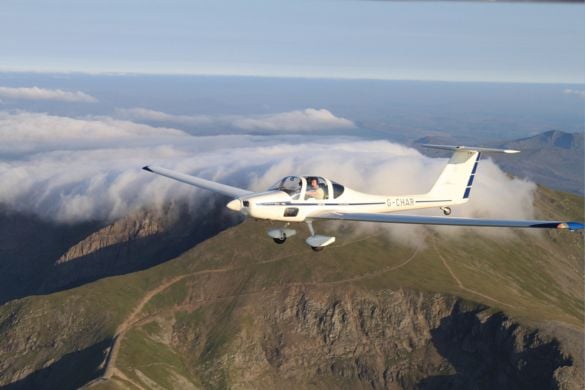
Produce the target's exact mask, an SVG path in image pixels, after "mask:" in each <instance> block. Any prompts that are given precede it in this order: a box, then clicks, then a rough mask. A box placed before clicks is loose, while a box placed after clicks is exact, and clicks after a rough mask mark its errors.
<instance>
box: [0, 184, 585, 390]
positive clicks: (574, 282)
mask: <svg viewBox="0 0 585 390" xmlns="http://www.w3.org/2000/svg"><path fill="white" fill-rule="evenodd" d="M535 201H536V203H537V210H538V214H539V215H538V217H549V218H550V217H555V218H556V217H558V216H559V213H560V214H563V216H564V217H569V218H574V217H575V216H576V215H580V214H582V212H583V204H582V198H580V197H577V196H572V195H569V194H562V193H557V192H553V191H550V190H546V189H542V188H541V189H539V191H538V193H537V196H536V199H535ZM269 226H270V224H268V223H264V222H254V221H247V222H245V223H243V224H240V225H238V226H236V227H234V228H231V229H228V230H225V231H224V232H222V233H220V234H219V235H217V236H215V237H214V238H211V239H209V240H206V241H204V242H202V243H200V244H199V245H197V246H195V247H193V248H192V249H190V250H188V251H186V252H185V253H183V254H182V255H181V256H179V257H178V258H176V259H174V260H171V261H168V262H165V263H162V264H160V265H157V266H154V267H152V268H149V269H145V270H142V271H139V272H133V273H129V274H126V275H119V276H112V277H108V278H103V279H100V280H97V281H95V282H93V283H88V284H84V285H82V286H79V287H76V288H74V289H69V290H63V291H60V292H54V293H51V294H48V295H43V296H31V297H28V298H22V299H19V300H13V301H11V302H9V303H7V304H5V305H3V306H1V307H0V334H2V337H1V338H0V340H2V341H0V361H2V362H3V363H0V372H2V373H3V375H2V377H3V378H5V379H4V380H5V382H3V383H2V384H1V385H4V386H11V387H9V388H23V387H24V388H25V387H26V386H29V387H30V385H31V384H35V383H36V384H38V383H51V382H50V381H51V380H52V379H51V378H64V377H66V378H71V382H70V383H69V384H68V385H67V386H62V388H69V386H70V387H79V386H81V385H83V384H84V383H87V382H88V381H90V380H92V379H93V378H103V379H98V380H95V381H93V382H92V386H96V387H103V388H120V387H122V388H135V387H136V385H138V386H140V387H156V386H162V387H176V386H179V385H180V386H181V387H186V386H187V385H189V384H190V386H191V385H192V386H194V387H209V386H211V387H224V386H225V387H227V386H232V385H235V384H239V385H240V386H242V387H258V386H260V387H263V386H264V387H270V386H271V385H274V384H275V383H277V382H274V381H275V380H276V379H275V378H280V377H281V376H282V375H283V373H286V372H290V373H291V374H290V376H288V377H287V378H285V379H286V381H285V385H287V386H289V387H297V388H298V387H305V386H313V387H314V386H316V387H330V386H341V385H342V384H343V383H350V384H353V385H355V387H363V388H365V387H374V386H375V387H384V386H388V387H391V385H392V386H395V387H411V386H414V385H417V386H423V385H424V386H426V387H428V388H434V387H441V386H444V385H451V386H460V387H466V386H469V385H471V384H473V383H486V384H487V385H490V384H491V385H498V384H499V385H505V384H511V385H513V384H519V383H520V384H522V383H524V384H534V383H533V382H530V381H529V379H527V378H529V377H530V376H531V375H532V374H530V375H528V373H539V374H538V375H541V376H539V378H541V381H542V383H550V384H552V385H554V386H560V387H562V388H579V386H582V384H583V378H582V375H580V374H579V373H580V372H582V367H583V362H582V359H581V356H582V349H583V345H582V337H581V339H580V338H579V335H581V336H582V335H583V297H582V291H581V289H580V288H579V286H582V284H583V283H582V282H583V272H582V270H580V269H579V265H580V261H581V260H580V254H581V253H582V251H583V236H582V234H580V233H577V234H570V233H568V232H557V231H554V232H541V233H542V234H539V237H540V238H539V241H534V236H533V235H531V233H529V232H518V233H514V234H512V235H511V236H510V237H509V238H508V239H506V240H503V239H502V237H501V236H498V235H495V236H493V237H490V236H483V235H478V234H477V233H476V232H474V230H473V229H463V230H459V232H460V233H458V234H456V235H455V236H451V235H449V234H447V235H444V233H440V232H439V233H438V232H433V231H427V233H426V234H427V243H426V245H425V246H424V247H420V248H415V247H412V246H407V245H404V244H403V243H400V242H399V241H398V242H397V241H392V240H390V241H389V240H388V237H387V236H386V235H385V234H384V233H383V230H379V231H377V232H369V233H360V232H352V231H351V229H350V230H348V229H347V227H344V225H341V226H339V225H329V224H324V225H323V226H322V227H321V228H322V229H323V230H324V231H328V230H331V229H335V231H336V232H337V235H338V238H339V244H337V245H334V246H332V247H331V248H328V249H327V251H324V252H321V253H319V254H315V253H314V252H312V251H311V250H310V249H309V248H307V247H306V245H305V244H304V242H303V241H302V240H300V239H296V240H295V239H291V240H289V241H287V243H286V244H285V245H284V246H277V245H273V244H272V243H271V242H270V241H269V239H268V238H267V237H265V234H264V232H263V230H264V229H266V228H267V227H269ZM529 242H532V245H527V243H529ZM252 243H253V244H252ZM470 253H472V254H476V255H475V256H470V255H469V254H470ZM553 265H554V266H553ZM161 286H162V287H161ZM153 292H154V293H153ZM303 296H304V298H303ZM392 297H394V298H392ZM145 298H147V299H145ZM303 302H305V303H303ZM336 302H337V303H336ZM360 302H361V303H360ZM433 302H436V304H437V305H438V306H433ZM441 302H442V303H441ZM372 307H376V309H375V310H374V315H373V317H371V316H369V317H368V316H366V314H367V313H371V312H372V310H371V309H372ZM303 308H304V309H303ZM360 312H361V313H362V314H360ZM279 313H280V314H279ZM297 313H298V314H297ZM303 313H305V314H303ZM376 313H377V314H376ZM384 313H385V314H384ZM392 313H394V314H392ZM364 316H365V317H364ZM388 316H390V317H388ZM344 318H345V319H344ZM360 318H363V319H360ZM368 318H369V319H368ZM364 321H365V322H364ZM368 321H374V322H373V323H371V324H370V322H368ZM421 321H422V322H421ZM374 323H375V324H377V325H376V326H374V327H373V328H372V327H371V326H373V325H372V324H374ZM287 324H289V325H287ZM291 324H292V325H291ZM360 324H362V325H360ZM368 324H370V325H368ZM392 324H394V325H392ZM400 324H403V325H400ZM408 324H410V325H408ZM415 324H418V325H415ZM441 324H442V325H441ZM291 326H292V327H291ZM401 326H403V327H404V326H406V329H410V330H409V331H408V334H410V335H411V336H409V337H408V338H402V337H401V334H402V332H401V331H400V329H401ZM540 328H542V329H545V330H542V329H540ZM51 329H60V330H61V331H60V334H59V336H58V337H55V335H54V334H53V333H51V331H50V330H51ZM368 329H369V330H368ZM539 329H540V330H539ZM388 332H390V333H388ZM433 332H434V333H433ZM437 332H438V333H437ZM453 332H454V333H453ZM391 334H393V335H394V336H392V337H390V336H389V335H391ZM433 334H437V335H438V336H435V339H434V341H433ZM459 334H461V335H465V336H462V338H457V337H456V336H457V335H459ZM482 334H483V335H484V337H486V339H485V340H484V341H481V340H482V339H478V338H477V337H476V336H477V335H482ZM376 335H377V336H376ZM441 335H442V336H441ZM473 335H476V336H473ZM490 335H491V336H490ZM439 336H440V337H439ZM437 337H439V338H438V339H437ZM405 340H407V341H405ZM441 340H447V341H446V342H443V341H441ZM488 340H508V341H501V342H503V344H502V343H500V344H498V343H496V344H495V345H499V347H497V348H495V349H494V348H491V347H489V345H492V344H494V342H492V341H488ZM514 340H515V341H514ZM530 340H532V341H530ZM555 340H556V341H555ZM572 340H578V341H577V342H574V341H572ZM116 345H117V347H116ZM303 345H304V347H302V346H303ZM376 345H385V347H384V349H383V351H382V352H376V349H375V348H374V346H376ZM449 345H451V346H452V348H451V349H449V348H448V346H449ZM464 345H469V346H470V347H469V348H471V351H476V352H470V351H467V352H466V351H465V349H463V350H459V351H458V350H457V348H460V347H462V346H464ZM338 346H345V347H343V348H341V347H340V349H337V348H338ZM471 346H473V347H471ZM114 348H116V349H117V352H116V357H115V359H112V358H111V356H113V355H112V354H111V353H112V351H114ZM453 348H454V349H453ZM541 350H546V351H549V352H547V355H546V356H548V358H546V359H545V362H546V364H548V365H547V366H546V367H544V366H542V367H541V366H539V364H540V363H538V361H539V360H538V359H536V360H533V358H536V357H537V356H539V355H538V353H537V351H541ZM238 351H239V352H238ZM304 351H305V352H306V351H314V352H313V354H312V355H311V354H309V355H307V354H306V353H305V352H304ZM352 351H353V352H352ZM481 351H483V352H481ZM480 352H481V353H483V354H485V355H480V356H483V358H482V359H480V360H476V359H474V358H473V356H472V355H473V354H474V353H480ZM307 353H308V352H307ZM533 353H536V355H534V357H532V356H533ZM460 354H467V355H466V356H468V360H469V364H470V365H465V364H466V363H465V362H461V361H459V360H457V355H460ZM469 354H471V355H469ZM425 356H428V357H429V358H428V359H426V358H425ZM497 356H501V358H496V357H497ZM109 357H110V358H109ZM63 359H65V360H63ZM108 359H109V360H108ZM226 359H227V360H226ZM425 359H426V360H425ZM501 359H503V360H504V361H511V362H514V363H511V365H510V366H501V365H498V364H499V363H497V362H498V361H500V360H501ZM74 361H75V362H79V363H73V362H74ZM108 361H114V365H113V366H111V369H110V370H109V372H110V375H111V376H109V377H106V375H104V374H105V372H104V371H105V370H106V367H108ZM482 361H483V362H485V364H483V365H482V363H481V362H482ZM303 362H304V363H303ZM163 363H164V364H163ZM71 364H73V366H71ZM161 364H162V365H161ZM157 367H158V368H157ZM521 367H528V368H526V370H528V371H524V373H523V371H522V369H521ZM539 367H540V368H539ZM70 370H75V372H76V373H77V374H76V375H71V371H70ZM485 370H487V372H507V374H502V375H504V377H503V378H504V379H502V381H503V382H501V383H500V382H493V381H492V382H490V380H495V379H490V376H489V375H488V376H487V377H486V376H485V375H484V374H481V372H486V371H485ZM246 372H249V373H250V374H249V375H247V374H245V373H246ZM81 373H83V375H81ZM292 373H295V374H294V375H293V374H292ZM543 373H546V375H544V374H543ZM535 375H536V374H535ZM285 376H286V375H285ZM545 377H546V378H545ZM76 378H77V379H79V380H77V379H76ZM55 380H56V379H55ZM47 381H48V382H47ZM526 381H528V382H526ZM311 383H312V384H313V385H311ZM246 384H247V385H246Z"/></svg>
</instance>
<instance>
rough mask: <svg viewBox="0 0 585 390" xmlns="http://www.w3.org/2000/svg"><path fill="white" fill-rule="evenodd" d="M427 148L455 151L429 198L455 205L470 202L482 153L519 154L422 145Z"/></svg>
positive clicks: (507, 150)
mask: <svg viewBox="0 0 585 390" xmlns="http://www.w3.org/2000/svg"><path fill="white" fill-rule="evenodd" d="M422 146H424V147H427V148H433V149H443V150H453V151H454V153H453V155H452V156H451V159H450V160H449V162H448V163H447V165H446V166H445V168H444V169H443V172H441V175H440V176H439V178H438V179H437V181H436V182H435V184H434V185H433V187H432V188H431V191H430V192H429V193H428V196H429V197H431V198H434V199H440V200H444V201H445V202H451V203H453V204H458V203H465V202H467V201H468V200H469V196H470V194H471V187H472V186H473V181H474V179H475V174H476V173H477V166H478V164H479V159H480V157H481V154H482V153H508V154H510V153H518V152H519V151H518V150H511V149H493V148H477V147H468V146H451V145H422Z"/></svg>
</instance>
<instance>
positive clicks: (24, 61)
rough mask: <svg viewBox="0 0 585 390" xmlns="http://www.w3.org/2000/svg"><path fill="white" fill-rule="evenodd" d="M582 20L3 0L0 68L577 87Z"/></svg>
mask: <svg viewBox="0 0 585 390" xmlns="http://www.w3.org/2000/svg"><path fill="white" fill-rule="evenodd" d="M583 20H585V5H584V4H583V3H581V4H566V3H562V4H555V3H547V4H540V3H527V4H526V3H521V4H519V3H496V4H494V3H488V2H480V3H465V2H382V1H307V0H300V1H280V0H276V1H274V0H271V1H267V0H249V1H245V2H242V1H225V0H220V1H176V0H175V1H159V0H156V1H149V2H144V1H128V0H126V1H108V0H105V1H104V0H85V1H57V0H55V1H42V2H40V1H32V0H8V1H3V2H2V7H1V8H0V47H1V48H2V55H1V57H0V71H41V72H43V71H44V72H54V71H58V72H90V73H100V72H114V73H116V72H121V73H154V74H199V75H253V76H273V77H274V76H276V77H309V78H370V79H390V80H444V81H487V82H493V81H495V82H527V83H583V82H584V81H585V23H584V22H583Z"/></svg>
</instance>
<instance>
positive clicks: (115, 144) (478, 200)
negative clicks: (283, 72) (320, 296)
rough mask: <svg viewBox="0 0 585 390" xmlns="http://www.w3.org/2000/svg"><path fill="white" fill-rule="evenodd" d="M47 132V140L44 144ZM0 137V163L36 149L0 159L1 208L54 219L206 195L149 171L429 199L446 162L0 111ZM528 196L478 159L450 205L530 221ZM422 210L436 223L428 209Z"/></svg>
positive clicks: (114, 214)
mask: <svg viewBox="0 0 585 390" xmlns="http://www.w3.org/2000/svg"><path fill="white" fill-rule="evenodd" d="M35 129H36V130H35ZM52 132H53V133H55V134H56V136H57V140H56V141H55V142H51V141H50V137H48V136H47V134H51V133H52ZM0 137H2V139H3V141H4V140H5V142H2V148H3V149H2V150H4V153H5V156H9V154H6V153H7V152H6V151H8V150H10V149H19V148H20V149H23V150H24V149H26V148H24V147H22V144H29V145H33V146H35V147H30V148H29V149H26V151H25V152H23V153H21V154H19V155H18V156H17V157H14V156H12V157H4V159H1V158H2V157H0V183H2V184H1V185H0V203H3V204H6V205H8V206H10V207H11V208H14V209H17V210H21V211H29V212H34V213H37V214H39V215H41V216H43V217H45V218H50V219H55V220H58V221H82V220H90V219H113V218H118V217H120V216H123V215H124V214H126V213H129V212H131V211H133V210H136V209H138V208H140V207H143V206H149V207H161V206H162V205H163V204H164V203H165V202H168V201H170V200H183V201H185V202H187V203H188V204H189V205H190V207H191V208H192V209H197V208H198V207H205V205H206V199H208V197H210V196H214V195H211V194H209V193H208V192H206V191H204V190H199V189H196V188H193V187H190V186H188V185H185V184H181V183H177V182H175V181H173V180H170V179H167V178H163V177H159V176H157V175H153V174H151V173H148V172H145V171H143V170H141V167H142V166H144V165H147V164H155V165H160V166H163V167H167V168H169V169H175V170H178V171H182V172H185V173H189V174H194V175H200V176H202V177H205V178H209V179H212V180H218V181H221V182H224V183H226V184H231V185H235V186H239V187H242V188H250V189H252V190H257V191H260V190H264V189H266V188H267V187H268V186H269V185H271V184H272V183H274V182H275V181H276V180H277V179H278V178H280V177H282V176H285V175H291V174H315V175H322V176H326V177H329V178H331V179H332V180H336V181H338V182H340V183H342V184H345V185H347V186H349V187H351V188H354V189H357V190H361V191H364V192H372V193H377V194H408V193H419V192H425V191H428V190H429V189H430V187H431V186H432V184H433V182H434V181H435V180H436V178H437V176H438V175H439V173H440V171H441V170H442V168H443V166H444V164H445V162H446V160H444V159H431V158H428V157H425V156H423V155H421V154H420V153H419V152H417V151H416V150H414V149H411V148H409V147H406V146H403V145H399V144H393V143H390V142H387V141H365V140H360V139H358V138H347V137H346V138H340V137H336V138H335V139H331V137H326V136H323V137H320V136H314V137H311V138H309V139H308V138H307V136H304V135H299V136H294V137H293V136H290V135H282V136H281V135H269V136H266V135H264V136H250V135H245V134H242V135H238V136H234V135H222V136H214V137H199V136H191V135H188V134H186V133H183V132H181V131H179V130H175V129H168V128H154V127H150V126H146V125H139V124H135V123H131V122H127V121H119V120H113V119H108V118H101V119H100V120H95V119H91V120H89V119H74V118H65V117H56V116H50V115H46V114H32V113H24V112H19V113H0ZM5 137H6V138H5ZM48 140H49V141H48ZM64 144H67V145H68V147H67V148H64V147H63V145H64ZM2 150H0V156H1V151H2ZM534 190H535V185H534V184H533V183H530V182H527V181H524V180H519V179H510V178H509V177H507V176H506V175H505V174H504V173H503V172H502V171H501V170H500V169H499V168H498V167H497V166H496V165H495V164H494V163H493V162H491V161H490V160H487V161H482V163H481V164H480V171H479V174H478V177H477V180H476V182H475V184H474V188H473V193H472V197H471V201H470V202H469V203H468V204H466V205H463V206H458V207H455V208H454V215H457V216H476V217H494V218H532V211H533V210H532V194H533V191H534ZM202 205H203V206H202ZM429 212H430V213H431V214H434V215H441V214H440V211H439V210H436V209H433V210H430V211H429ZM417 213H418V212H417ZM354 226H359V225H357V224H356V225H354ZM363 226H366V227H365V229H376V230H375V231H379V230H380V229H385V230H386V231H388V232H389V234H390V236H391V237H392V238H393V239H399V240H401V241H402V242H411V243H417V244H420V240H421V237H424V235H422V233H424V231H425V228H423V227H420V226H418V227H413V226H403V225H402V226H399V225H384V226H383V227H382V226H381V225H375V224H363ZM368 226H369V227H368ZM454 229H456V228H449V230H448V231H449V232H453V231H456V230H454ZM415 233H416V234H415ZM441 233H443V230H441Z"/></svg>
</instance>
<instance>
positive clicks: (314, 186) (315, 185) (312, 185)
mask: <svg viewBox="0 0 585 390" xmlns="http://www.w3.org/2000/svg"><path fill="white" fill-rule="evenodd" d="M310 183H311V187H313V188H317V187H319V183H318V182H317V179H316V178H314V177H312V178H311V181H310Z"/></svg>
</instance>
